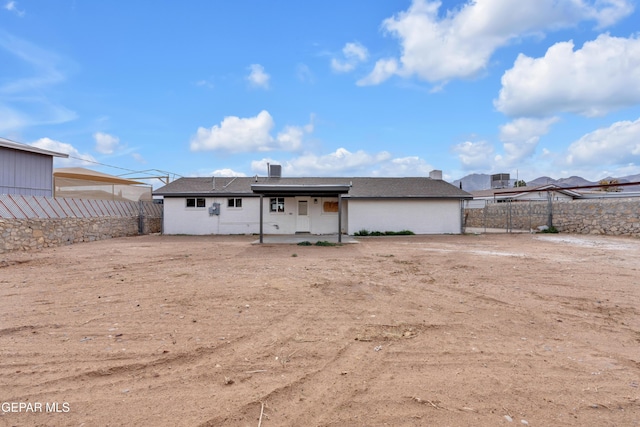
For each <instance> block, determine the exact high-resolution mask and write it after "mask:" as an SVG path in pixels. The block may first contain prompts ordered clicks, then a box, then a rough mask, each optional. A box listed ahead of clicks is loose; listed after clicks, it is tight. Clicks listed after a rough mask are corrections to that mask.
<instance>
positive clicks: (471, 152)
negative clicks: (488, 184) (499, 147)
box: [453, 141, 495, 170]
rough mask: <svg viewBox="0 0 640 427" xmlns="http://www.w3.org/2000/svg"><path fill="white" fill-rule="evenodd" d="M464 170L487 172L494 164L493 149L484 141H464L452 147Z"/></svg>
mask: <svg viewBox="0 0 640 427" xmlns="http://www.w3.org/2000/svg"><path fill="white" fill-rule="evenodd" d="M453 151H454V152H456V153H458V159H459V160H460V162H461V163H462V166H463V169H464V170H489V169H491V167H492V165H493V162H494V157H493V156H494V151H495V149H494V147H493V145H491V144H490V143H488V142H486V141H478V142H472V141H465V142H461V143H460V144H457V145H455V146H454V147H453Z"/></svg>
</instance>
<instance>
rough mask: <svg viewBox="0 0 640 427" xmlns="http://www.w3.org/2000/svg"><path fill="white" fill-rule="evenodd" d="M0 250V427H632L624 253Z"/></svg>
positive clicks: (636, 342)
mask: <svg viewBox="0 0 640 427" xmlns="http://www.w3.org/2000/svg"><path fill="white" fill-rule="evenodd" d="M254 240H255V237H244V236H242V237H185V236H174V237H170V236H144V237H135V238H124V239H114V240H109V241H101V242H95V243H85V244H77V245H73V246H66V247H61V248H55V249H47V250H43V251H39V252H32V253H12V254H4V255H0V403H1V404H2V408H1V410H0V425H7V426H14V425H16V426H34V425H47V426H63V425H68V426H107V425H109V426H121V425H122V426H124V425H127V426H254V427H255V426H258V425H260V426H263V427H269V426H352V425H353V426H383V425H388V426H499V425H505V426H507V425H512V426H515V425H520V426H522V425H530V426H640V270H639V269H640V261H639V260H640V240H639V239H632V238H607V237H598V236H595V237H591V236H588V237H587V236H584V237H583V236H569V235H563V234H559V235H530V234H525V235H463V236H406V237H377V238H362V239H359V241H360V243H357V244H349V245H344V246H336V247H318V246H309V247H303V246H297V245H290V244H284V245H271V244H270V245H263V246H260V245H252V244H251V242H252V241H254Z"/></svg>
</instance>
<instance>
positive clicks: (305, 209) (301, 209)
mask: <svg viewBox="0 0 640 427" xmlns="http://www.w3.org/2000/svg"><path fill="white" fill-rule="evenodd" d="M309 231H310V225H309V199H298V215H297V216H296V233H308V232H309Z"/></svg>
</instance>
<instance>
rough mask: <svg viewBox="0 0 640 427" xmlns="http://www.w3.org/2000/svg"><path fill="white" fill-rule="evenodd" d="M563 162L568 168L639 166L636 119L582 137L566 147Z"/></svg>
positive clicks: (638, 123) (639, 125)
mask: <svg viewBox="0 0 640 427" xmlns="http://www.w3.org/2000/svg"><path fill="white" fill-rule="evenodd" d="M565 161H566V163H567V164H568V165H569V166H571V167H580V166H584V165H597V166H605V165H628V164H630V163H635V164H636V165H638V164H640V119H637V120H636V121H633V122H631V121H622V122H616V123H613V124H612V125H611V126H609V127H607V128H601V129H597V130H595V131H593V132H591V133H588V134H586V135H584V136H583V137H582V138H580V139H579V140H577V141H575V142H574V143H572V144H571V145H570V146H569V148H568V149H567V155H566V157H565Z"/></svg>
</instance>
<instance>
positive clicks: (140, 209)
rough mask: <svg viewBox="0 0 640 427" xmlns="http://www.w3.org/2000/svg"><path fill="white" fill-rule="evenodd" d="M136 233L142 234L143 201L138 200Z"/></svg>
mask: <svg viewBox="0 0 640 427" xmlns="http://www.w3.org/2000/svg"><path fill="white" fill-rule="evenodd" d="M138 234H144V202H143V201H142V200H138Z"/></svg>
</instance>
